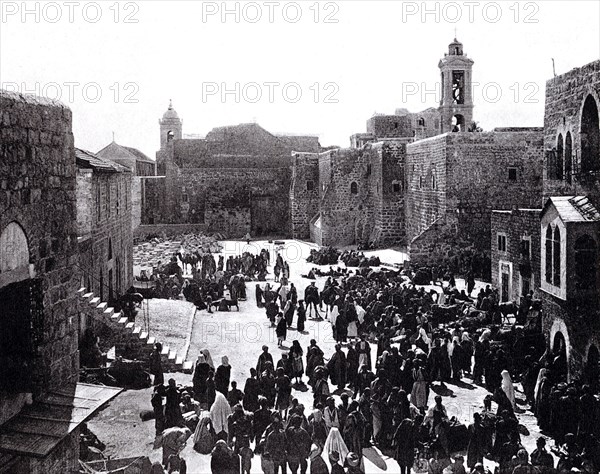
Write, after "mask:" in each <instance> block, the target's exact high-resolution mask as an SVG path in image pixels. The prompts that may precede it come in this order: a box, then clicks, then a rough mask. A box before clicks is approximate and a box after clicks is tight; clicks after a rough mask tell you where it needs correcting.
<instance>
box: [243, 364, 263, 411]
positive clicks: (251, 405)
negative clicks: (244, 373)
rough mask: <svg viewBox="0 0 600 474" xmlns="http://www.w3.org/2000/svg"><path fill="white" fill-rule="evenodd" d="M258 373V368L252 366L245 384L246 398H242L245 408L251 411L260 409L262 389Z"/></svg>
mask: <svg viewBox="0 0 600 474" xmlns="http://www.w3.org/2000/svg"><path fill="white" fill-rule="evenodd" d="M256 375H257V374H256V369H255V368H254V367H251V368H250V377H248V378H247V379H246V384H245V385H244V399H243V400H242V404H243V406H244V410H246V411H249V412H250V413H253V412H254V411H256V410H258V396H259V391H260V389H259V382H258V378H257V376H256Z"/></svg>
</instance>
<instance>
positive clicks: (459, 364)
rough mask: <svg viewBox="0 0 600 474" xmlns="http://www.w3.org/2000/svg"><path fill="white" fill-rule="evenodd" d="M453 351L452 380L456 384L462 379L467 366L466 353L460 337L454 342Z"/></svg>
mask: <svg viewBox="0 0 600 474" xmlns="http://www.w3.org/2000/svg"><path fill="white" fill-rule="evenodd" d="M452 345H453V349H452V357H451V362H452V380H454V381H455V382H458V381H460V379H461V378H462V369H463V367H464V365H465V362H464V359H465V353H464V351H463V348H462V346H461V345H460V341H459V339H458V336H455V337H454V339H453V341H452Z"/></svg>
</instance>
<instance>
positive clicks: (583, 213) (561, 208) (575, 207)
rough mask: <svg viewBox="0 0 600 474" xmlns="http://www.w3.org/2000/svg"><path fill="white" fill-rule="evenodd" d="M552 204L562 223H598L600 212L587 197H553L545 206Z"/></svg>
mask: <svg viewBox="0 0 600 474" xmlns="http://www.w3.org/2000/svg"><path fill="white" fill-rule="evenodd" d="M549 203H552V205H553V206H554V208H555V209H556V211H557V212H558V214H559V216H560V218H561V219H562V221H563V222H596V221H600V212H598V209H596V206H594V204H592V202H591V201H590V200H589V199H588V197H587V196H553V197H551V198H549V199H548V202H547V203H546V206H547V205H548V204H549Z"/></svg>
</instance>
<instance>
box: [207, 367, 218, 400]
mask: <svg viewBox="0 0 600 474" xmlns="http://www.w3.org/2000/svg"><path fill="white" fill-rule="evenodd" d="M216 391H217V389H216V388H215V372H214V370H212V369H211V370H210V372H209V373H208V378H207V379H206V392H205V397H206V405H207V406H208V407H209V408H210V407H211V406H212V404H213V403H214V402H215V398H216Z"/></svg>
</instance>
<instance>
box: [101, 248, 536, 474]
mask: <svg viewBox="0 0 600 474" xmlns="http://www.w3.org/2000/svg"><path fill="white" fill-rule="evenodd" d="M286 242H287V243H286V247H285V248H284V250H283V252H282V255H283V256H284V258H286V260H287V261H288V262H289V264H290V271H291V278H290V279H291V281H292V283H294V285H295V286H296V287H297V288H298V294H299V298H303V294H304V288H305V287H306V286H307V285H308V284H310V281H309V280H307V279H304V278H302V277H301V276H300V275H301V274H306V273H307V272H308V270H309V269H310V268H311V267H313V266H314V265H312V264H309V263H307V262H306V257H307V256H308V254H309V252H310V249H311V248H314V246H312V245H311V244H306V243H300V242H294V241H286ZM263 245H265V246H267V245H269V244H267V242H254V243H253V247H252V248H254V249H255V251H258V250H259V249H260V248H262V246H263ZM244 250H246V246H245V244H244V243H240V242H224V254H225V255H227V254H228V253H230V254H234V255H235V254H238V253H241V252H242V251H244ZM271 255H272V260H274V255H275V254H274V252H273V251H272V252H271ZM386 257H387V258H388V260H389V259H391V258H395V262H394V263H396V262H399V261H401V260H402V255H400V254H399V252H397V253H396V254H390V251H389V250H387V251H383V252H382V259H383V261H384V262H385V261H386ZM269 277H270V278H269V279H268V281H272V277H273V276H272V275H269ZM324 282H325V278H319V279H317V286H318V287H319V288H322V286H323V284H324ZM458 285H459V288H462V287H461V285H464V282H462V281H460V280H459V281H458ZM254 288H255V283H253V282H250V283H249V284H248V288H247V293H248V295H247V296H248V299H247V301H244V302H240V311H239V312H237V311H235V310H234V311H232V312H229V313H218V312H217V313H213V314H209V313H207V312H206V311H201V312H198V313H197V314H196V317H195V320H194V324H193V328H192V334H191V340H190V347H189V353H188V360H195V359H196V357H197V355H198V353H199V351H200V350H201V349H203V348H205V347H206V348H208V349H209V350H210V352H211V355H212V358H213V361H214V363H215V365H218V364H219V363H220V360H221V357H222V356H224V355H226V356H228V357H229V362H230V364H231V366H232V374H231V380H232V381H233V380H235V381H237V382H238V387H239V388H240V389H243V386H244V383H245V380H246V378H247V377H248V372H249V369H250V367H255V366H256V361H257V358H258V355H259V354H260V352H261V347H262V346H263V345H265V344H266V345H267V346H269V351H270V352H271V353H272V354H273V358H274V360H275V361H277V360H278V359H279V358H280V355H281V353H282V352H284V351H286V348H289V347H290V346H291V344H292V341H294V340H296V339H297V340H298V341H299V342H300V345H301V346H302V347H303V348H306V347H307V346H308V344H309V341H310V339H316V340H317V341H318V344H319V345H320V347H321V348H322V349H323V351H324V352H325V354H326V357H329V356H330V355H331V354H332V353H333V351H334V349H333V347H334V344H335V342H334V340H333V337H332V333H331V326H330V324H329V322H328V321H327V320H325V321H322V322H315V321H307V322H306V328H305V329H306V331H305V332H304V333H298V332H297V331H296V330H295V329H294V327H295V320H294V324H292V329H290V330H288V335H287V341H286V343H285V348H284V349H278V348H277V340H276V337H275V331H274V328H271V327H270V324H269V321H268V319H267V318H266V316H265V312H264V309H260V308H257V306H256V300H255V296H254ZM438 289H439V287H438ZM173 304H174V305H182V306H184V305H186V303H185V302H171V303H170V304H169V307H171V306H172V305H173ZM152 307H154V308H159V307H161V305H159V304H157V305H154V304H153V305H151V308H152ZM182 312H183V313H185V312H186V311H185V310H182ZM161 316H162V317H163V318H164V319H165V320H168V317H169V314H163V315H161ZM155 317H156V315H154V314H153V315H151V318H155ZM167 326H168V325H167ZM182 327H185V325H182ZM173 332H175V331H173ZM172 337H173V336H172ZM175 337H176V336H175ZM185 337H186V334H181V336H180V340H182V341H183V340H185ZM374 355H375V354H373V356H374ZM170 376H173V378H175V379H176V380H177V381H178V382H179V383H184V384H190V385H191V375H185V374H171V375H167V376H166V378H169V377H170ZM463 382H464V383H461V384H460V386H457V385H453V384H447V390H446V391H440V389H439V387H438V385H437V384H436V385H435V386H434V387H433V392H437V393H439V394H441V395H443V397H444V404H445V405H446V407H447V409H448V412H449V415H450V416H456V417H457V418H458V419H459V420H460V421H461V422H463V423H470V421H471V420H472V415H473V413H474V412H476V411H479V410H481V408H482V407H483V404H482V401H483V398H484V397H485V396H486V395H487V391H486V390H485V389H483V388H481V387H478V386H474V385H472V384H469V383H468V382H469V380H468V379H464V381H463ZM518 388H520V387H518ZM150 395H151V389H146V390H138V391H126V392H124V393H122V394H121V395H119V396H118V397H117V398H116V399H115V400H113V401H112V402H111V403H110V405H109V406H108V407H107V408H105V409H104V410H103V411H102V412H101V413H99V414H98V415H97V416H96V417H95V418H94V419H93V420H92V421H90V423H89V426H90V428H91V429H92V430H93V431H94V432H95V433H96V434H97V435H98V437H99V438H100V439H101V440H102V441H103V442H105V443H106V444H107V445H108V448H107V453H106V454H108V455H110V456H111V457H112V458H120V457H129V456H137V455H147V456H150V458H151V460H153V461H154V460H160V456H161V450H160V449H159V450H153V442H154V422H153V421H149V422H141V420H140V418H139V412H140V411H142V410H148V409H151V406H150ZM292 395H293V396H294V397H296V398H298V400H299V401H300V403H303V404H304V406H305V407H307V410H308V409H310V407H311V406H312V392H311V391H304V392H303V391H298V390H294V391H293V393H292ZM433 395H434V393H432V394H431V396H430V404H433ZM519 395H521V396H522V394H520V393H517V397H519ZM522 408H526V407H523V406H522ZM518 416H519V418H520V422H521V424H523V425H524V426H525V427H527V429H528V430H529V432H530V434H529V436H524V437H523V444H524V445H525V447H526V448H527V450H528V451H529V452H531V451H532V450H533V449H535V440H536V438H537V437H538V436H539V431H538V429H537V425H536V420H535V418H534V417H533V415H532V414H531V413H530V412H529V411H525V410H523V412H522V413H519V415H518ZM368 451H369V452H368V453H365V455H366V458H367V459H366V462H365V469H366V472H367V473H368V474H371V473H379V472H391V473H395V472H399V468H398V465H397V464H396V462H395V461H393V460H392V459H389V458H388V457H386V456H383V455H382V454H381V453H380V452H379V451H378V450H376V449H370V450H368ZM183 456H184V457H185V458H186V460H187V462H188V472H189V473H194V474H204V473H210V456H204V455H200V454H198V453H196V452H195V451H193V449H192V447H191V440H190V442H188V446H187V447H186V449H185V450H184V452H183ZM490 464H493V463H490ZM490 467H491V466H490ZM261 472H262V471H261V469H260V459H259V458H254V459H253V466H252V473H261Z"/></svg>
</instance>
